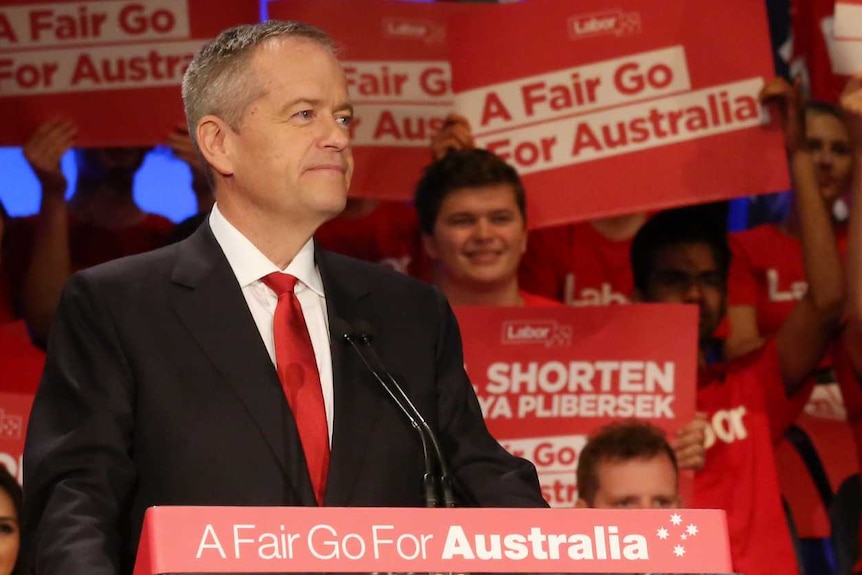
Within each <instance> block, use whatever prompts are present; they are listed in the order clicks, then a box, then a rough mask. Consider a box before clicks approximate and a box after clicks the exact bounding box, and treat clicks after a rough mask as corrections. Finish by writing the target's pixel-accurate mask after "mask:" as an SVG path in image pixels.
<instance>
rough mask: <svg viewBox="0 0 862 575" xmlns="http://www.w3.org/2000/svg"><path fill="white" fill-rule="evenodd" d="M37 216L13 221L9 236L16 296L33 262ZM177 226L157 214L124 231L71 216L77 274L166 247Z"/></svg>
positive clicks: (71, 243)
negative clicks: (31, 260)
mask: <svg viewBox="0 0 862 575" xmlns="http://www.w3.org/2000/svg"><path fill="white" fill-rule="evenodd" d="M38 218H39V216H38V215H35V216H28V217H25V218H14V219H12V221H11V222H10V224H9V229H8V230H7V233H8V234H9V237H8V241H9V242H10V247H11V249H10V250H9V253H8V271H9V277H10V280H11V283H12V289H13V293H16V294H17V293H19V290H20V286H21V281H22V280H23V277H24V274H25V273H26V270H27V266H28V264H29V262H30V254H31V253H32V250H33V242H34V240H35V234H36V224H37V222H38ZM173 227H174V224H173V222H171V221H170V220H169V219H167V218H165V217H162V216H158V215H155V214H146V215H145V216H144V218H143V219H141V221H140V222H138V223H137V224H135V225H133V226H129V227H126V228H121V229H106V228H102V227H98V226H94V225H93V224H91V223H89V222H83V221H81V220H79V219H78V218H77V217H75V215H74V214H69V256H70V258H71V264H72V271H73V272H76V271H78V270H82V269H85V268H89V267H92V266H94V265H97V264H101V263H104V262H107V261H111V260H114V259H117V258H121V257H124V256H130V255H134V254H139V253H142V252H147V251H150V250H154V249H156V248H160V247H162V246H164V245H165V243H166V242H167V240H168V237H169V236H170V234H171V230H173Z"/></svg>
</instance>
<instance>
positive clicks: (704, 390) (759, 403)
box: [693, 342, 805, 575]
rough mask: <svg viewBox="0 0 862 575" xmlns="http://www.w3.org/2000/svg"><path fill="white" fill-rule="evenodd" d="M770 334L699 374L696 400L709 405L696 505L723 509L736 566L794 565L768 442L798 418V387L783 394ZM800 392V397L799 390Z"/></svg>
mask: <svg viewBox="0 0 862 575" xmlns="http://www.w3.org/2000/svg"><path fill="white" fill-rule="evenodd" d="M780 374H781V370H780V367H779V363H778V352H777V350H776V347H775V343H774V342H770V343H769V344H767V345H766V346H765V347H764V348H762V349H761V350H760V351H758V352H757V353H755V354H752V355H750V356H747V357H745V358H743V359H741V360H739V361H735V362H731V363H730V364H728V365H726V366H723V367H719V368H710V369H709V370H705V371H704V372H702V373H701V374H700V378H701V382H700V386H699V388H698V392H697V407H698V410H699V411H704V412H706V413H707V416H708V418H709V422H710V427H709V428H708V430H707V441H706V448H707V451H706V466H705V467H704V469H703V471H700V472H699V473H697V474H696V475H695V480H694V498H693V502H694V507H700V508H715V509H724V510H726V511H727V522H728V531H729V535H730V547H731V554H732V556H733V567H734V570H735V571H738V572H740V573H745V574H746V575H787V574H788V573H797V572H798V569H797V566H796V556H795V554H794V550H793V544H792V541H791V537H790V531H789V530H788V528H787V521H786V519H785V516H784V510H783V508H782V505H781V495H780V493H779V488H778V479H777V475H776V470H775V454H774V445H775V442H776V440H777V439H778V438H780V437H781V435H782V434H783V431H784V429H786V427H787V426H788V425H790V423H791V422H792V421H793V420H794V419H796V416H797V415H798V414H799V410H800V409H801V408H802V405H803V403H804V401H800V400H799V399H798V398H799V397H801V396H804V395H805V393H804V390H803V391H801V392H800V393H798V394H796V396H795V398H794V399H793V400H790V399H787V398H786V397H785V395H784V384H783V382H782V380H781V375H780ZM803 399H804V398H803Z"/></svg>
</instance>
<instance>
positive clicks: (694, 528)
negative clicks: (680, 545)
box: [685, 523, 697, 535]
mask: <svg viewBox="0 0 862 575" xmlns="http://www.w3.org/2000/svg"><path fill="white" fill-rule="evenodd" d="M685 532H686V533H688V534H689V535H697V525H694V524H693V523H689V525H688V527H686V528H685Z"/></svg>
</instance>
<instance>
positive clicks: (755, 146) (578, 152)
mask: <svg viewBox="0 0 862 575" xmlns="http://www.w3.org/2000/svg"><path fill="white" fill-rule="evenodd" d="M496 8H497V10H496V11H494V12H488V13H483V14H482V15H481V16H480V15H476V14H471V13H469V12H468V13H465V14H464V15H461V16H459V17H458V18H457V20H456V21H455V22H453V24H452V25H451V26H450V28H451V31H452V34H451V36H452V43H453V45H457V46H458V47H459V49H458V50H457V51H455V52H453V54H452V66H453V68H452V70H453V78H452V81H453V89H454V91H455V94H456V98H455V102H456V110H457V111H458V112H459V113H461V114H463V115H464V116H465V117H466V118H467V119H468V120H469V122H470V124H471V125H472V126H473V129H474V137H475V138H476V142H477V144H478V145H479V146H481V147H485V148H487V149H489V150H491V151H493V152H495V153H497V154H498V155H500V156H501V157H503V159H505V160H507V161H510V162H512V164H513V166H514V167H515V168H516V169H517V170H518V172H519V173H520V174H521V176H522V177H523V178H524V179H525V184H526V185H527V186H528V187H529V188H530V189H531V190H535V192H534V193H533V194H531V205H530V209H529V215H530V219H531V221H532V223H533V225H534V226H536V227H544V226H550V225H555V224H561V223H568V222H571V221H575V220H586V219H594V218H597V217H606V216H610V215H618V214H627V213H632V212H637V211H643V210H647V209H656V208H661V207H666V206H668V205H679V204H687V203H700V202H704V201H708V200H717V199H727V198H729V197H733V196H738V195H748V194H755V193H764V192H769V191H775V190H780V189H786V182H787V178H786V171H785V169H784V164H783V161H784V158H783V155H782V153H781V147H780V145H779V144H780V137H779V134H778V133H777V132H776V131H775V130H769V129H765V128H764V126H763V124H764V122H765V117H764V116H763V115H762V114H761V110H760V107H759V106H758V103H757V94H758V92H759V90H760V88H761V87H762V86H763V78H764V77H765V76H772V59H771V52H770V47H769V37H768V31H767V25H766V19H765V14H764V9H763V5H762V4H757V3H751V2H747V1H745V0H733V1H732V2H730V3H728V2H722V3H710V4H706V5H705V4H703V3H702V2H674V3H672V4H670V5H669V4H668V3H666V2H634V1H631V2H622V3H621V4H620V3H617V4H615V5H614V7H613V9H609V8H608V7H607V5H606V3H604V2H601V1H600V0H588V1H585V0H578V1H568V2H567V1H557V0H545V1H541V0H537V1H531V2H525V3H520V4H513V5H505V6H496ZM714 38H733V42H727V43H724V44H722V45H721V46H720V48H717V47H716V44H715V40H714ZM549 45H553V46H554V49H553V50H548V49H545V48H546V47H547V46H549ZM489 55H493V58H495V59H497V60H500V61H505V62H506V66H488V65H486V62H487V59H488V58H489ZM573 182H577V185H572V183H573ZM633 182H636V186H634V187H633ZM587 183H588V184H587Z"/></svg>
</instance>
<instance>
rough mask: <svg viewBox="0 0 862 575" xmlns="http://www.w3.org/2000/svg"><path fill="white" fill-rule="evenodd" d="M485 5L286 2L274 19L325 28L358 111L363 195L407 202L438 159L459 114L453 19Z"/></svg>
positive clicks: (357, 178) (356, 143)
mask: <svg viewBox="0 0 862 575" xmlns="http://www.w3.org/2000/svg"><path fill="white" fill-rule="evenodd" d="M481 9H482V7H477V6H474V5H464V4H454V3H446V2H444V3H429V4H416V3H412V2H391V1H385V0H374V1H372V0H362V1H361V2H360V1H357V0H282V1H279V2H272V3H270V4H269V8H268V11H269V16H270V17H271V18H280V19H286V20H301V21H303V22H307V23H309V24H313V25H315V26H318V27H320V28H323V29H324V30H326V32H327V33H329V35H330V36H332V37H333V38H334V39H335V40H336V42H337V43H338V44H339V46H341V47H342V53H341V54H340V58H341V60H342V62H343V64H344V70H345V72H346V74H347V82H348V89H349V90H350V97H351V99H352V101H353V105H354V107H355V120H354V122H353V125H352V126H351V136H352V142H353V155H354V158H355V160H356V170H355V172H354V176H353V182H352V184H351V193H352V194H353V195H356V196H365V197H376V198H389V199H405V198H412V197H413V190H414V188H415V187H416V183H417V182H418V181H419V177H420V176H421V174H422V170H423V169H424V168H425V166H427V165H428V164H429V163H430V161H431V152H430V141H431V136H432V135H433V134H434V133H435V132H437V131H438V130H439V129H440V127H441V126H442V125H443V122H444V120H445V118H446V115H447V114H448V113H449V112H450V111H451V110H452V107H453V102H452V88H451V72H450V67H449V59H448V58H449V45H448V43H447V38H448V31H447V19H448V18H449V17H450V16H452V15H454V14H462V13H466V11H476V10H481Z"/></svg>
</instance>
